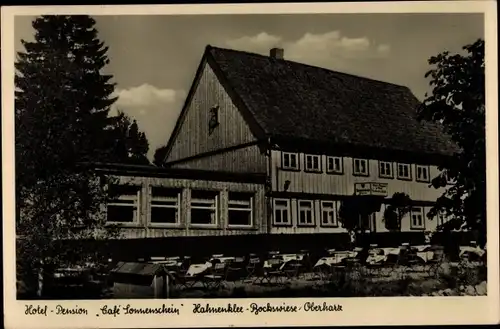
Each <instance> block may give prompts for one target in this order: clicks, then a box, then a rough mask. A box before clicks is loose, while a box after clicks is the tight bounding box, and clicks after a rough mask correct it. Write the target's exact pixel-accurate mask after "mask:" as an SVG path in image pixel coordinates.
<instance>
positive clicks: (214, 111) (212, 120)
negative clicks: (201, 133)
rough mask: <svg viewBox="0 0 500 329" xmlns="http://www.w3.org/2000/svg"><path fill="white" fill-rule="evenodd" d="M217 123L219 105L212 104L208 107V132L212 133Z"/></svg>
mask: <svg viewBox="0 0 500 329" xmlns="http://www.w3.org/2000/svg"><path fill="white" fill-rule="evenodd" d="M218 125H219V106H214V107H212V108H211V109H210V119H209V121H208V133H209V134H212V132H213V131H214V129H215V128H216V127H217V126H218Z"/></svg>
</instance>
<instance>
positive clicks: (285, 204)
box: [274, 199, 291, 225]
mask: <svg viewBox="0 0 500 329" xmlns="http://www.w3.org/2000/svg"><path fill="white" fill-rule="evenodd" d="M274 224H275V225H289V224H291V217H290V200H287V199H275V200H274Z"/></svg>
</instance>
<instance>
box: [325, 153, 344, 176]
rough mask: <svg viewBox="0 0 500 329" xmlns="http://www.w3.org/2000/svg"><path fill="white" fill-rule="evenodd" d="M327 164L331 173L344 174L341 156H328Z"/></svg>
mask: <svg viewBox="0 0 500 329" xmlns="http://www.w3.org/2000/svg"><path fill="white" fill-rule="evenodd" d="M326 166H327V167H326V168H327V172H329V173H333V174H342V173H343V172H344V168H343V165H342V158H341V157H327V158H326Z"/></svg>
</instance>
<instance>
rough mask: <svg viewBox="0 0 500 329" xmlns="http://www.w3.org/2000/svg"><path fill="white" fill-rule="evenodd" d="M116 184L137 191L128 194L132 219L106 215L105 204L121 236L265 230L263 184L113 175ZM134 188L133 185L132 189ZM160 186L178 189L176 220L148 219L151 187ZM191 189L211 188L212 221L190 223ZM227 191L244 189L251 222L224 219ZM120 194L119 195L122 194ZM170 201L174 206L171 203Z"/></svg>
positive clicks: (155, 236)
mask: <svg viewBox="0 0 500 329" xmlns="http://www.w3.org/2000/svg"><path fill="white" fill-rule="evenodd" d="M114 176H115V177H116V178H117V179H118V182H117V185H118V186H127V187H129V188H132V190H134V191H137V192H133V193H131V194H134V195H135V196H137V199H136V200H134V201H135V206H136V210H135V213H134V218H133V220H132V221H128V222H125V221H122V220H121V219H120V218H117V217H116V216H115V217H110V211H109V207H110V205H113V204H114V203H113V202H110V203H109V204H108V207H107V209H108V210H107V211H108V214H107V215H108V222H109V223H110V224H119V225H120V226H121V227H122V230H121V231H122V235H121V237H122V238H127V239H136V238H161V237H173V236H186V237H188V236H218V235H246V234H259V233H266V232H267V226H266V222H265V221H264V218H266V209H267V207H266V206H265V202H266V201H265V195H264V194H265V193H264V184H259V183H251V182H229V181H220V180H219V181H217V180H215V181H214V180H201V179H189V178H185V179H179V178H171V177H152V176H151V177H150V176H147V175H145V174H143V175H137V174H135V175H133V176H130V175H123V176H120V175H114ZM134 188H135V189H134ZM155 188H160V189H162V188H164V189H168V190H173V191H178V203H176V204H175V205H177V208H176V211H177V220H176V221H175V222H170V223H161V222H153V221H152V213H153V212H152V208H153V207H154V205H153V204H154V195H153V189H155ZM193 191H203V192H212V193H213V195H215V196H216V199H215V203H214V205H215V208H216V209H215V216H216V217H215V223H213V224H196V223H193V222H194V220H192V218H193V217H194V216H193V215H192V209H193V207H191V202H192V200H193V199H192V193H193ZM231 193H244V194H247V195H250V196H251V202H250V206H251V218H252V220H251V224H250V225H230V223H229V221H228V218H229V216H228V213H229V212H228V207H229V206H230V195H231ZM126 197H127V196H126V195H120V196H119V197H118V199H120V198H122V199H123V198H126ZM175 205H174V206H175Z"/></svg>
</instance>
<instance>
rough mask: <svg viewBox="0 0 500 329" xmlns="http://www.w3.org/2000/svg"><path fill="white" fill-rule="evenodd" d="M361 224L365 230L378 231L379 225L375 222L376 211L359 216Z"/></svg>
mask: <svg viewBox="0 0 500 329" xmlns="http://www.w3.org/2000/svg"><path fill="white" fill-rule="evenodd" d="M359 221H360V223H359V226H360V228H361V229H362V230H363V231H370V232H372V233H373V232H376V230H377V227H376V224H375V213H371V214H369V215H360V216H359Z"/></svg>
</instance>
